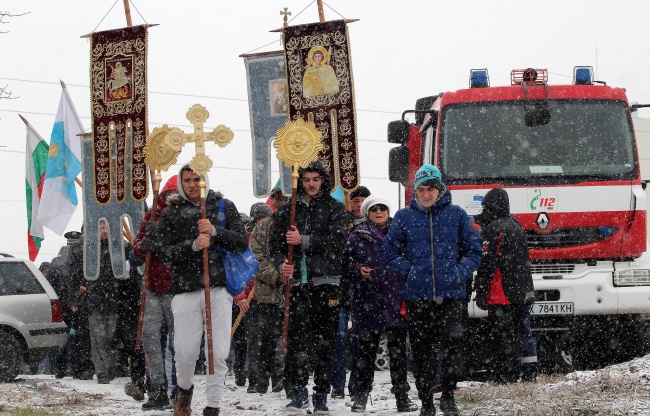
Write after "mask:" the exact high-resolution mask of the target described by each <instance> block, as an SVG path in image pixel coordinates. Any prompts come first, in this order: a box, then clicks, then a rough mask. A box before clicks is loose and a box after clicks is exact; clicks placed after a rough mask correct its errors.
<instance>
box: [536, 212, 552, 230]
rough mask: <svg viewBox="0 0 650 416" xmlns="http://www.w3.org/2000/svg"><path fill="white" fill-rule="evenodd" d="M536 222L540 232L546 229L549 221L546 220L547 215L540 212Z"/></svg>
mask: <svg viewBox="0 0 650 416" xmlns="http://www.w3.org/2000/svg"><path fill="white" fill-rule="evenodd" d="M536 222H537V226H538V227H539V229H540V230H545V229H546V228H548V224H549V223H550V222H551V221H550V220H549V219H548V215H546V213H545V212H540V213H539V215H538V216H537V221H536Z"/></svg>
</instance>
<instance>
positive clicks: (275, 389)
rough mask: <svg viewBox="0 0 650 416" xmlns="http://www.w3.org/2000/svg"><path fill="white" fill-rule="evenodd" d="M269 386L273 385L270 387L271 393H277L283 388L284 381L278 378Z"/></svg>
mask: <svg viewBox="0 0 650 416" xmlns="http://www.w3.org/2000/svg"><path fill="white" fill-rule="evenodd" d="M271 381H273V380H271ZM271 386H272V387H273V388H272V389H271V391H272V392H273V393H279V392H281V391H282V390H284V382H283V381H282V379H279V380H278V381H276V382H274V383H272V384H271Z"/></svg>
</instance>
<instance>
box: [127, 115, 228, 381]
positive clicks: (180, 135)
mask: <svg viewBox="0 0 650 416" xmlns="http://www.w3.org/2000/svg"><path fill="white" fill-rule="evenodd" d="M186 117H187V119H188V120H189V121H190V123H192V125H193V126H194V131H193V132H192V133H189V134H187V133H185V132H183V130H181V129H179V128H178V127H174V128H171V129H170V128H169V127H168V126H167V125H163V126H162V127H158V128H155V129H154V130H153V132H152V134H151V135H150V136H148V137H147V145H146V146H145V147H144V153H145V163H146V164H148V165H149V168H150V170H151V178H152V180H151V182H152V188H153V191H154V203H153V206H154V210H153V212H152V215H151V218H152V220H153V221H156V219H157V212H156V210H155V207H156V199H158V189H159V187H160V181H161V179H162V178H161V176H160V172H161V171H163V170H167V169H168V168H169V167H170V166H171V165H173V164H174V163H176V159H177V158H178V155H179V154H180V153H181V150H182V149H183V146H185V145H186V144H187V143H194V146H195V148H196V154H195V155H194V157H193V158H192V160H191V161H190V164H189V165H190V168H191V169H192V171H194V173H196V174H197V175H199V176H200V177H201V180H200V182H199V186H200V187H201V219H205V218H206V213H205V196H206V190H205V187H206V183H205V178H204V175H205V174H207V173H208V171H210V168H211V167H212V160H210V158H209V157H208V156H207V155H206V154H205V142H206V141H213V142H215V143H216V144H217V145H218V146H219V147H226V146H227V145H228V144H229V143H230V142H231V141H232V139H233V137H234V136H235V135H234V134H233V132H232V130H230V129H229V128H228V127H226V126H224V125H223V124H220V125H218V126H217V127H216V128H215V129H214V130H213V131H211V132H210V133H205V131H204V129H203V124H204V123H205V121H206V120H207V119H208V117H210V113H209V112H208V110H207V109H206V108H205V107H203V106H202V105H200V104H194V105H193V106H192V107H191V108H190V109H189V110H188V111H187V114H186ZM154 172H155V174H154ZM146 264H147V266H146V269H145V275H144V281H143V284H142V294H141V297H140V302H141V303H140V316H139V319H138V336H137V340H136V347H138V346H139V345H140V339H141V336H142V319H143V317H144V305H145V300H146V293H147V292H146V290H147V286H148V282H149V276H150V275H151V269H150V264H151V253H150V252H148V253H147V260H146ZM203 287H204V292H205V321H206V327H207V328H206V329H207V334H208V336H207V343H208V372H209V374H214V358H213V354H212V313H211V308H210V272H209V267H208V249H207V247H206V248H204V249H203Z"/></svg>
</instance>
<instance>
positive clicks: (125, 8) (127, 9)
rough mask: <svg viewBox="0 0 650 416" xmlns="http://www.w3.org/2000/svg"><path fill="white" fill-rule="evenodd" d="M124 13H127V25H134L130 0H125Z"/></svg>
mask: <svg viewBox="0 0 650 416" xmlns="http://www.w3.org/2000/svg"><path fill="white" fill-rule="evenodd" d="M124 14H125V15H126V25H127V26H128V27H131V26H133V23H132V22H131V8H130V7H129V0H124Z"/></svg>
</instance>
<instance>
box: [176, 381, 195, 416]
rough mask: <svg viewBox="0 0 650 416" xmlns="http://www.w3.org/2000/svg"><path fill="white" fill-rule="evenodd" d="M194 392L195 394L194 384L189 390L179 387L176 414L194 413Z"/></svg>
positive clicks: (188, 414)
mask: <svg viewBox="0 0 650 416" xmlns="http://www.w3.org/2000/svg"><path fill="white" fill-rule="evenodd" d="M192 394H194V386H192V387H190V388H189V390H184V389H182V388H180V387H179V388H178V396H177V399H176V408H175V409H174V416H190V415H191V414H192V407H191V406H192Z"/></svg>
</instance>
